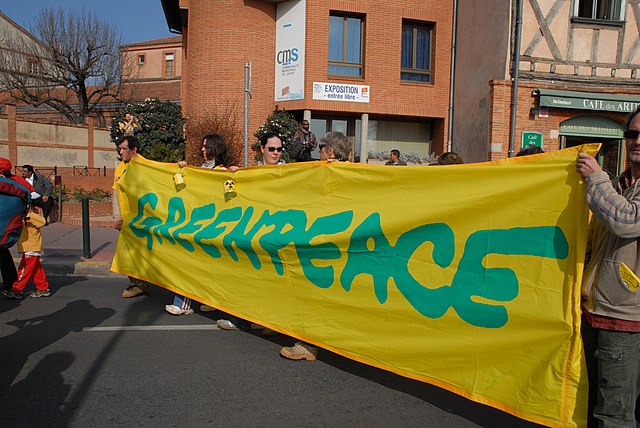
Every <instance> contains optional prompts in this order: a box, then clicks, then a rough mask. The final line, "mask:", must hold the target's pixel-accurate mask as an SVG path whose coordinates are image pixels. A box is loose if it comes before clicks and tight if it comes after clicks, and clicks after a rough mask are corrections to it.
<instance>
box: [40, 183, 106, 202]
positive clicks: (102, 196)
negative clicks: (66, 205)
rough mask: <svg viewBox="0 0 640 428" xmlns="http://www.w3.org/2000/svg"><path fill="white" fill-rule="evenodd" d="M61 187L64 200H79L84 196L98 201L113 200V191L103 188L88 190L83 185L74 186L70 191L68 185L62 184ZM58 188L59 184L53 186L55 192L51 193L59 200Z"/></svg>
mask: <svg viewBox="0 0 640 428" xmlns="http://www.w3.org/2000/svg"><path fill="white" fill-rule="evenodd" d="M61 187H62V198H61V199H62V202H67V201H73V202H79V201H81V200H82V198H83V197H87V198H89V199H90V200H92V201H96V202H103V201H109V200H111V192H110V191H108V190H103V189H98V188H96V189H92V190H86V189H83V188H81V187H74V188H73V190H72V191H71V192H69V190H68V189H67V187H66V186H61ZM58 188H59V187H58V186H55V187H54V188H53V193H52V195H51V197H52V198H53V199H54V200H55V201H58Z"/></svg>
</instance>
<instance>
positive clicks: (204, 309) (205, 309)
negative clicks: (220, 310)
mask: <svg viewBox="0 0 640 428" xmlns="http://www.w3.org/2000/svg"><path fill="white" fill-rule="evenodd" d="M215 310H216V308H212V307H211V306H209V305H200V311H202V312H213V311H215Z"/></svg>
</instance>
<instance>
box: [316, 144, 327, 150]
mask: <svg viewBox="0 0 640 428" xmlns="http://www.w3.org/2000/svg"><path fill="white" fill-rule="evenodd" d="M325 147H327V145H326V144H318V149H319V150H322V149H324V148H325Z"/></svg>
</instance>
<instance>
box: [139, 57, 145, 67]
mask: <svg viewBox="0 0 640 428" xmlns="http://www.w3.org/2000/svg"><path fill="white" fill-rule="evenodd" d="M144 60H145V58H144V55H138V64H140V65H144Z"/></svg>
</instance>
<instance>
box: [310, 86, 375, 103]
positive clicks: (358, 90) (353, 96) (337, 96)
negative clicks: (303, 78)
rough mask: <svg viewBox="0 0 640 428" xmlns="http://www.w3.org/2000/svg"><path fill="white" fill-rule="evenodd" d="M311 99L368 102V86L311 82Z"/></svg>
mask: <svg viewBox="0 0 640 428" xmlns="http://www.w3.org/2000/svg"><path fill="white" fill-rule="evenodd" d="M313 99H314V100H326V101H347V102H352V103H368V102H369V87H368V86H364V85H349V84H345V83H324V82H313Z"/></svg>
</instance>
